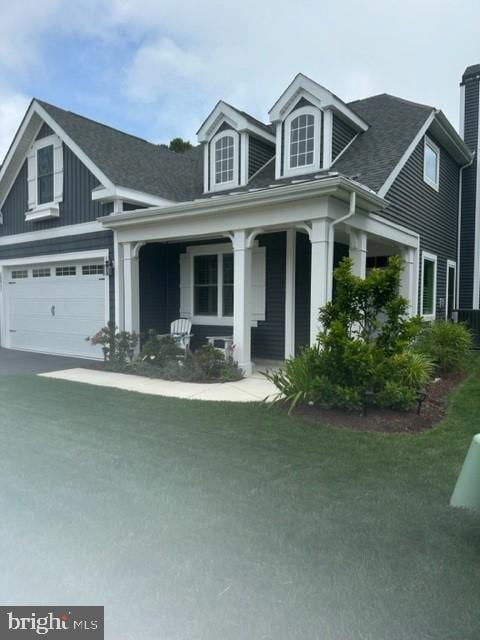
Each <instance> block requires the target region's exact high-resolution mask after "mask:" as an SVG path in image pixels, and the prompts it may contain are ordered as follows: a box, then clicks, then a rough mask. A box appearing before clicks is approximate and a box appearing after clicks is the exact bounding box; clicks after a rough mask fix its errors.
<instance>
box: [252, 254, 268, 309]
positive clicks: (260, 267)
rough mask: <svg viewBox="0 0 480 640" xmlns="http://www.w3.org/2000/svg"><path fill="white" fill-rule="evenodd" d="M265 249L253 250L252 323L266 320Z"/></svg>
mask: <svg viewBox="0 0 480 640" xmlns="http://www.w3.org/2000/svg"><path fill="white" fill-rule="evenodd" d="M265 255H266V248H265V247H254V248H253V249H252V321H253V322H258V321H259V320H265V290H266V268H265Z"/></svg>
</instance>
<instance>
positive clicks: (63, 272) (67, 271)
mask: <svg viewBox="0 0 480 640" xmlns="http://www.w3.org/2000/svg"><path fill="white" fill-rule="evenodd" d="M55 275H56V276H76V275H77V267H75V266H73V265H70V266H62V267H56V268H55Z"/></svg>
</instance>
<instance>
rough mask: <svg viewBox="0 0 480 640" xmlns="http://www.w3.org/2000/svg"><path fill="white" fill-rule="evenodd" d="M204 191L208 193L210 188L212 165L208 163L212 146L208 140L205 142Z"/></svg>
mask: <svg viewBox="0 0 480 640" xmlns="http://www.w3.org/2000/svg"><path fill="white" fill-rule="evenodd" d="M202 144H203V192H204V193H208V192H209V189H210V185H209V170H210V165H209V164H208V154H209V153H210V148H209V144H208V142H203V143H202Z"/></svg>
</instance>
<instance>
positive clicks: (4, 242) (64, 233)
mask: <svg viewBox="0 0 480 640" xmlns="http://www.w3.org/2000/svg"><path fill="white" fill-rule="evenodd" d="M99 231H105V227H104V226H103V225H102V224H100V222H96V221H94V222H83V223H80V224H70V225H65V226H62V227H53V228H52V229H42V230H40V231H27V232H25V233H15V234H13V235H8V236H0V247H2V246H8V245H11V244H23V243H24V242H37V241H39V240H49V239H50V238H68V237H70V236H79V235H83V234H87V233H98V232H99Z"/></svg>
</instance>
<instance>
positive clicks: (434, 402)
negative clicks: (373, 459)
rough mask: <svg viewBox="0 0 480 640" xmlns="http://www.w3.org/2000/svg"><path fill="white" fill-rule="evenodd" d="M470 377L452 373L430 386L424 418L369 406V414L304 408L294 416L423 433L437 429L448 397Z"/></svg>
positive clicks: (360, 428) (360, 427)
mask: <svg viewBox="0 0 480 640" xmlns="http://www.w3.org/2000/svg"><path fill="white" fill-rule="evenodd" d="M467 376H468V372H465V371H462V372H459V373H451V374H448V375H446V376H444V377H442V378H439V379H437V381H436V382H433V383H432V384H430V385H429V387H428V389H427V390H426V391H427V399H426V400H425V401H424V402H423V404H422V408H421V411H420V415H417V413H416V410H414V411H410V412H404V411H393V410H392V409H379V408H377V407H369V408H368V412H367V415H366V416H364V415H361V414H360V413H355V412H353V411H352V412H350V411H342V410H340V409H321V408H319V407H315V406H308V405H302V406H300V407H297V408H296V409H295V410H294V412H293V414H294V415H296V416H301V417H302V418H305V420H308V421H309V422H318V423H323V424H329V425H332V426H335V427H343V428H346V429H353V430H355V431H377V432H384V433H420V432H422V431H426V430H427V429H431V428H432V427H434V426H435V425H436V424H437V423H438V422H440V420H441V419H442V418H443V416H444V415H445V412H446V409H447V402H448V395H449V394H450V392H451V391H452V390H453V389H455V387H457V386H458V385H459V384H461V383H462V382H463V381H464V380H465V379H466V378H467Z"/></svg>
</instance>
